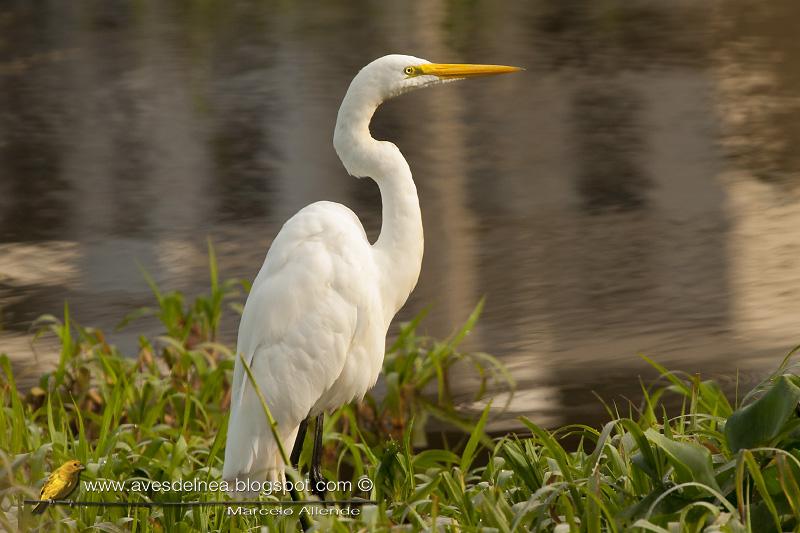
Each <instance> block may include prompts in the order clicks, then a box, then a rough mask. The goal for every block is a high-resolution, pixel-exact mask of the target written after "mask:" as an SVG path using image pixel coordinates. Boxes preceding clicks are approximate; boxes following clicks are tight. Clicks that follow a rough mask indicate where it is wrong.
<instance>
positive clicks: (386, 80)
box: [350, 54, 520, 105]
mask: <svg viewBox="0 0 800 533" xmlns="http://www.w3.org/2000/svg"><path fill="white" fill-rule="evenodd" d="M518 70H520V69H519V68H518V67H509V66H505V65H469V64H461V63H458V64H456V63H431V62H430V61H428V60H426V59H421V58H419V57H414V56H407V55H400V54H392V55H388V56H383V57H380V58H378V59H376V60H375V61H373V62H372V63H370V64H369V65H367V66H365V67H364V68H362V69H361V71H360V72H359V73H358V75H357V76H356V77H355V79H353V83H352V85H351V87H350V88H351V90H354V89H355V90H358V91H359V92H360V93H361V95H362V97H364V98H365V99H370V100H377V101H376V102H374V103H375V104H376V105H377V104H379V103H380V102H382V101H384V100H388V99H389V98H392V97H394V96H398V95H400V94H403V93H406V92H408V91H410V90H412V89H417V88H420V87H428V86H431V85H438V84H440V83H446V82H449V81H455V80H462V79H465V78H474V77H478V76H491V75H496V74H507V73H510V72H516V71H518Z"/></svg>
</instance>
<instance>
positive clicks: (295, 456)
mask: <svg viewBox="0 0 800 533" xmlns="http://www.w3.org/2000/svg"><path fill="white" fill-rule="evenodd" d="M306 430H308V417H305V418H304V419H303V421H302V422H300V427H299V428H298V429H297V438H296V439H295V441H294V446H292V455H291V456H290V457H289V462H290V463H292V466H293V467H294V468H295V469H297V465H298V463H299V462H300V453H301V452H302V451H303V442H305V440H306Z"/></svg>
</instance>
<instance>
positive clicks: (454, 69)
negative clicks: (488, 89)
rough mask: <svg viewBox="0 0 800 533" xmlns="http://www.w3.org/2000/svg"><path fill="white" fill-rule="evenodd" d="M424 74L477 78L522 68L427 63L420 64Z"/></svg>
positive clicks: (507, 72)
mask: <svg viewBox="0 0 800 533" xmlns="http://www.w3.org/2000/svg"><path fill="white" fill-rule="evenodd" d="M418 68H419V70H420V72H421V73H422V74H427V75H431V76H439V77H440V78H450V79H452V78H475V77H478V76H495V75H497V74H509V73H511V72H517V71H519V70H522V69H521V68H519V67H509V66H506V65H468V64H460V63H426V64H424V65H420V66H419V67H418Z"/></svg>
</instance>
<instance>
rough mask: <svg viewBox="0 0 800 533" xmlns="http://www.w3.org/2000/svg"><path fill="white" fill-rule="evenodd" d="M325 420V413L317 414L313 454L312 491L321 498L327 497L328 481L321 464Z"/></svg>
mask: <svg viewBox="0 0 800 533" xmlns="http://www.w3.org/2000/svg"><path fill="white" fill-rule="evenodd" d="M324 422H325V414H324V413H322V414H320V415H318V416H317V421H316V424H315V425H314V453H313V454H312V455H311V491H312V492H313V493H314V494H316V495H317V496H319V499H320V500H324V499H325V493H326V492H327V491H326V490H325V485H327V483H328V481H327V480H326V479H325V478H324V477H322V471H321V468H320V464H321V463H322V426H323V423H324Z"/></svg>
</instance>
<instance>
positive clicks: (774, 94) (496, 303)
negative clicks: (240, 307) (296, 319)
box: [0, 0, 800, 427]
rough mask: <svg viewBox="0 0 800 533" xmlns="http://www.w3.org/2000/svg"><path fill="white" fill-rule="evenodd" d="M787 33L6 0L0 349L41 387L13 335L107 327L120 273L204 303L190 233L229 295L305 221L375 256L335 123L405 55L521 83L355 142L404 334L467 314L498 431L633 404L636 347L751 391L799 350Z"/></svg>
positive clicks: (676, 7) (423, 95)
mask: <svg viewBox="0 0 800 533" xmlns="http://www.w3.org/2000/svg"><path fill="white" fill-rule="evenodd" d="M798 20H800V4H798V3H797V2H795V1H794V0H772V1H771V2H768V3H766V2H759V1H756V0H740V1H734V0H730V1H725V0H712V1H708V2H696V1H688V0H686V1H673V0H656V1H639V0H616V1H614V0H612V1H606V2H581V1H564V0H541V1H534V2H527V3H522V2H511V1H509V2H497V1H494V0H492V1H489V0H474V1H471V2H453V1H422V0H419V1H412V2H408V3H395V4H392V3H385V2H368V1H360V2H351V3H337V4H333V3H330V4H329V3H319V2H310V1H293V2H277V1H276V2H271V1H263V2H235V3H234V2H224V1H221V0H220V1H208V2H181V1H177V0H174V1H166V2H164V1H155V0H146V1H142V2H114V3H104V2H95V3H84V2H79V3H73V2H36V3H30V2H11V3H5V4H3V6H2V7H0V310H1V311H2V315H1V320H2V322H1V323H0V325H1V326H2V332H0V350H2V351H6V352H8V353H9V354H10V355H11V357H12V359H14V361H15V366H16V367H17V368H18V369H19V371H20V372H21V373H23V374H24V375H26V376H28V378H32V377H34V376H35V375H36V373H37V372H39V371H40V368H41V362H36V361H35V360H34V358H33V355H32V353H31V349H30V345H29V341H30V324H31V322H32V321H33V320H34V319H35V318H36V317H37V316H39V315H41V314H42V313H57V312H59V311H60V309H61V307H62V306H63V302H64V301H65V300H68V301H69V302H70V305H71V308H72V310H73V314H74V315H75V316H77V318H78V319H79V321H81V322H82V323H83V324H88V325H94V326H98V327H101V328H106V329H111V328H113V326H114V325H116V323H117V322H118V320H119V318H120V317H122V316H123V315H124V314H125V313H127V312H128V311H130V310H131V309H133V308H136V307H138V306H142V305H148V304H150V303H152V297H151V295H150V293H149V290H148V288H147V286H146V284H145V283H144V281H143V278H142V276H141V274H140V272H139V268H138V266H137V263H138V264H141V265H142V266H143V267H144V268H145V269H147V270H148V271H149V272H150V273H151V274H152V275H153V276H154V277H155V278H156V280H157V281H158V282H159V283H161V284H162V285H163V286H164V287H168V288H174V289H180V290H183V291H185V292H187V293H188V294H189V295H195V294H199V293H201V292H203V291H204V290H205V288H206V286H207V281H206V277H207V270H206V256H205V246H206V238H207V237H210V238H211V239H212V240H213V241H214V242H215V244H216V246H217V250H218V254H219V259H220V264H221V270H222V274H223V276H225V277H244V278H252V277H253V276H254V275H255V273H256V272H257V270H258V268H259V266H260V264H261V262H262V260H263V256H264V254H265V251H266V249H267V248H268V246H269V243H270V241H271V238H272V237H273V236H274V235H275V233H276V232H277V231H278V230H279V228H280V226H281V224H282V223H283V222H284V221H285V220H286V219H287V218H288V217H289V216H291V215H292V214H293V213H294V212H296V211H297V210H298V209H300V208H301V207H303V206H304V205H306V204H308V203H310V202H313V201H316V200H320V199H327V200H333V201H338V202H342V203H344V204H346V205H348V206H349V207H351V208H352V209H354V210H355V211H356V213H358V215H359V216H360V217H361V219H362V221H363V223H364V225H365V227H366V228H367V231H368V233H369V235H370V236H371V237H372V238H374V237H375V236H376V234H377V231H378V229H379V227H380V199H379V195H378V191H377V187H375V185H374V184H373V183H372V182H371V181H369V180H355V179H353V178H350V177H348V176H347V175H346V173H345V172H344V170H343V168H342V167H341V164H340V163H339V162H338V160H337V158H336V154H335V153H334V151H333V148H332V146H331V138H332V129H333V124H334V121H335V117H336V110H337V108H338V104H339V102H340V100H341V98H342V96H343V94H344V92H345V90H346V88H347V85H348V84H349V81H350V79H351V78H352V76H353V75H354V73H355V72H356V71H357V70H358V68H360V67H361V66H362V65H364V64H366V63H367V62H369V61H370V60H372V59H374V58H375V57H378V56H381V55H384V54H386V53H408V54H413V55H417V56H421V57H426V58H428V59H430V60H433V61H440V62H474V63H505V64H512V65H521V66H525V67H526V68H527V70H526V71H525V72H524V73H521V74H519V75H514V76H506V77H502V78H495V79H486V80H471V81H470V82H464V83H461V84H456V85H448V86H446V87H442V88H437V89H431V90H427V91H421V92H417V93H414V94H410V95H408V96H404V97H403V98H400V99H397V100H396V101H392V102H390V103H388V104H386V105H385V106H384V107H383V108H382V109H381V110H380V111H379V113H378V115H377V116H376V119H375V122H374V125H373V132H374V134H375V135H376V136H377V137H380V138H386V139H390V140H392V141H393V142H395V143H396V144H397V145H398V146H399V147H400V148H401V150H402V151H403V152H404V154H405V156H406V158H407V159H408V160H409V162H410V165H411V168H412V171H413V173H414V175H415V179H416V182H417V186H418V188H419V193H420V197H421V204H422V209H423V218H424V224H425V228H426V250H425V260H424V264H423V269H422V277H421V280H420V284H419V287H418V289H417V290H416V292H415V293H414V294H413V296H412V298H411V300H410V301H409V303H408V304H407V306H406V307H405V309H404V310H403V311H402V313H401V317H400V318H401V319H408V318H409V317H410V316H413V314H415V313H416V312H418V311H419V310H421V309H422V308H423V307H425V306H426V305H430V306H431V312H430V314H429V318H428V320H427V321H426V323H425V330H426V331H427V332H428V333H430V334H433V335H436V336H444V335H447V334H449V333H450V332H452V331H453V330H454V329H455V328H457V327H458V325H459V324H460V323H461V322H462V321H463V320H464V319H465V318H466V317H467V315H468V314H469V311H470V310H471V309H472V307H473V306H474V305H475V303H476V302H477V301H478V300H479V299H480V298H481V297H482V296H484V295H485V296H486V298H487V300H486V301H487V303H486V310H485V313H484V315H483V318H482V319H481V321H480V325H479V327H478V328H477V330H476V331H475V333H474V334H473V335H472V336H471V338H470V339H469V345H468V347H469V348H471V349H475V350H483V351H487V352H490V353H493V354H495V355H497V356H499V357H501V358H502V360H503V361H504V362H505V363H506V364H507V365H508V366H509V367H510V368H511V369H512V371H513V374H514V376H515V377H516V378H517V380H518V385H519V388H520V392H519V394H518V395H517V396H516V398H515V400H514V402H513V404H512V411H511V412H510V413H509V414H508V415H507V416H506V417H505V418H502V419H500V422H498V426H497V427H502V426H504V425H510V424H513V416H516V415H519V414H526V415H528V416H531V417H533V418H534V419H536V420H539V421H541V422H543V423H546V424H555V423H568V422H575V421H582V422H591V421H595V420H599V419H600V418H601V417H602V416H603V414H602V413H603V411H602V407H601V405H600V404H599V402H598V401H597V400H596V399H595V398H594V397H593V395H592V394H593V392H597V393H598V394H600V395H601V396H603V397H604V398H606V399H608V400H615V401H618V402H619V401H623V400H622V398H623V397H630V398H634V399H635V398H637V397H639V395H640V393H639V391H640V388H639V383H638V377H639V376H640V375H644V376H645V377H646V379H647V376H652V372H649V371H648V369H647V367H646V365H645V364H644V363H643V362H642V361H641V359H639V357H638V354H639V353H646V354H648V355H651V356H653V357H655V358H657V359H658V360H659V361H660V362H661V363H663V364H665V365H667V366H669V367H674V368H680V369H683V370H686V371H689V372H701V373H702V374H703V375H707V376H717V377H720V378H721V379H723V380H724V381H726V382H727V383H733V380H734V379H735V377H736V375H737V371H738V372H739V376H740V379H741V380H743V381H745V382H752V381H753V380H755V379H757V378H758V377H759V376H761V375H763V373H764V372H765V371H768V370H770V369H772V368H773V367H774V366H775V365H776V364H777V362H778V361H779V360H780V357H781V356H782V355H783V353H785V352H786V351H787V350H788V349H789V348H790V347H791V346H792V345H794V344H795V343H797V342H798V341H800V328H799V327H798V325H800V304H799V303H798V301H800V268H798V266H797V258H798V256H800V232H798V230H797V228H799V227H800V195H799V194H798V184H799V183H800V151H798V150H796V148H795V147H796V146H798V145H800V120H798V119H800V97H798V94H800V41H798V39H797V38H796V33H797V30H796V28H797V21H798ZM235 328H236V323H235V320H229V321H228V322H227V323H226V324H225V326H224V336H225V338H226V339H227V340H232V339H233V337H234V334H235ZM156 332H158V328H157V325H156V324H154V323H152V322H142V323H139V324H137V325H136V326H135V327H131V328H129V329H127V330H125V331H123V332H122V333H119V334H116V335H114V336H113V340H114V341H115V342H118V343H119V344H121V345H122V346H123V347H125V348H126V349H127V350H129V351H130V350H133V348H134V347H135V343H136V337H137V335H138V334H140V333H148V334H154V333H156ZM37 352H38V353H39V355H40V357H41V359H42V360H44V361H46V360H47V359H48V353H49V348H48V346H47V343H43V344H38V345H37ZM456 381H457V383H458V385H459V387H460V388H459V387H457V392H458V394H459V395H461V396H462V397H463V398H464V399H465V401H467V399H468V397H469V393H470V391H471V387H473V386H474V385H473V381H472V380H471V379H470V378H469V373H467V372H465V373H464V376H463V379H461V376H459V379H457V380H456Z"/></svg>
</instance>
